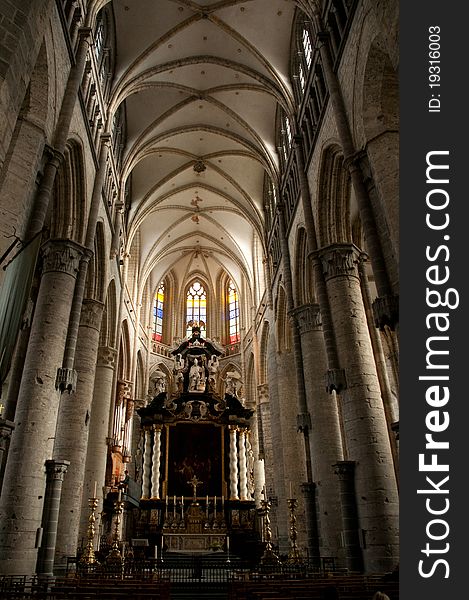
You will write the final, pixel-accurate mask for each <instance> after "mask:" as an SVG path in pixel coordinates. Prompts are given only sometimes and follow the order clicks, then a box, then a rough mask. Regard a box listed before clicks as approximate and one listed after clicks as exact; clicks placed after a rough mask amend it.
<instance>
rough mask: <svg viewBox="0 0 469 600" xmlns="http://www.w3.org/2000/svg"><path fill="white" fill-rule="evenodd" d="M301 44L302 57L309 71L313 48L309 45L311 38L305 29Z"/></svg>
mask: <svg viewBox="0 0 469 600" xmlns="http://www.w3.org/2000/svg"><path fill="white" fill-rule="evenodd" d="M301 43H302V45H303V56H304V57H305V61H306V66H307V68H308V70H309V69H310V67H311V62H312V60H313V47H312V45H311V36H310V33H309V31H308V30H307V29H303V33H302V35H301Z"/></svg>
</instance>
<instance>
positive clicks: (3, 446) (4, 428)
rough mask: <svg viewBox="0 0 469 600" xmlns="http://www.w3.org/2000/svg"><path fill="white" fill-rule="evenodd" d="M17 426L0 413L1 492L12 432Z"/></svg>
mask: <svg viewBox="0 0 469 600" xmlns="http://www.w3.org/2000/svg"><path fill="white" fill-rule="evenodd" d="M14 428H15V424H14V423H13V421H9V420H8V419H4V418H2V416H1V413H0V492H1V489H2V483H3V472H4V470H5V461H6V457H7V453H8V447H9V445H10V439H11V433H12V431H13V429H14Z"/></svg>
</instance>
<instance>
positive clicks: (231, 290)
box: [228, 281, 239, 344]
mask: <svg viewBox="0 0 469 600" xmlns="http://www.w3.org/2000/svg"><path fill="white" fill-rule="evenodd" d="M228 321H229V334H230V344H235V343H236V342H239V302H238V292H237V291H236V288H235V285H234V283H233V282H232V281H230V282H229V283H228Z"/></svg>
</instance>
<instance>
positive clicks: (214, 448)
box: [133, 327, 258, 556]
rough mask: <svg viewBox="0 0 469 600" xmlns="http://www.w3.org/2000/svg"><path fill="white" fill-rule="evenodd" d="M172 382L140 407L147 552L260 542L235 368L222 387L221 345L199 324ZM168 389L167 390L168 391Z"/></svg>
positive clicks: (141, 522)
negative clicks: (207, 336)
mask: <svg viewBox="0 0 469 600" xmlns="http://www.w3.org/2000/svg"><path fill="white" fill-rule="evenodd" d="M172 354H173V356H174V370H173V378H172V382H171V385H170V386H167V385H166V382H165V380H164V378H163V375H164V374H163V373H162V374H161V375H162V379H161V384H160V383H159V382H158V380H157V381H156V396H155V397H154V398H153V400H152V401H151V402H149V403H148V404H147V406H145V407H143V408H140V409H138V411H137V412H138V414H139V416H140V418H141V428H142V438H143V465H142V494H141V499H140V503H139V508H138V509H136V510H135V516H134V520H133V521H134V526H133V529H134V531H133V536H134V537H135V538H136V539H140V540H148V551H149V552H153V551H154V555H155V556H158V554H159V552H162V551H169V552H187V553H194V552H205V551H213V550H223V549H225V550H226V549H228V550H229V549H230V544H231V550H232V551H234V552H236V549H237V548H240V547H241V546H242V548H243V551H244V553H246V550H247V549H248V548H249V547H251V548H252V549H253V551H254V549H255V548H256V547H257V546H258V544H257V542H258V534H257V527H256V508H255V503H254V474H253V465H254V459H253V452H252V449H251V442H250V429H249V422H250V419H251V417H252V415H253V411H252V410H250V409H247V408H245V407H244V406H243V403H242V402H241V400H240V398H239V397H238V391H239V387H240V381H239V378H237V373H235V372H232V373H230V372H228V373H227V374H226V376H225V378H224V395H223V397H222V396H221V395H219V394H218V393H217V391H216V390H217V389H218V388H219V386H218V379H219V377H220V374H219V357H220V356H222V355H223V348H222V347H220V346H218V344H216V343H215V342H212V341H211V340H209V339H203V338H202V337H201V333H200V329H199V328H197V327H194V328H193V330H192V335H191V337H190V338H189V339H187V340H185V341H183V342H182V343H181V344H179V345H178V346H177V347H176V348H175V349H174V350H173V351H172ZM168 387H169V389H168Z"/></svg>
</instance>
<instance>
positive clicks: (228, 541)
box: [226, 535, 230, 552]
mask: <svg viewBox="0 0 469 600" xmlns="http://www.w3.org/2000/svg"><path fill="white" fill-rule="evenodd" d="M226 549H227V550H228V552H229V550H230V536H229V535H227V536H226Z"/></svg>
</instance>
